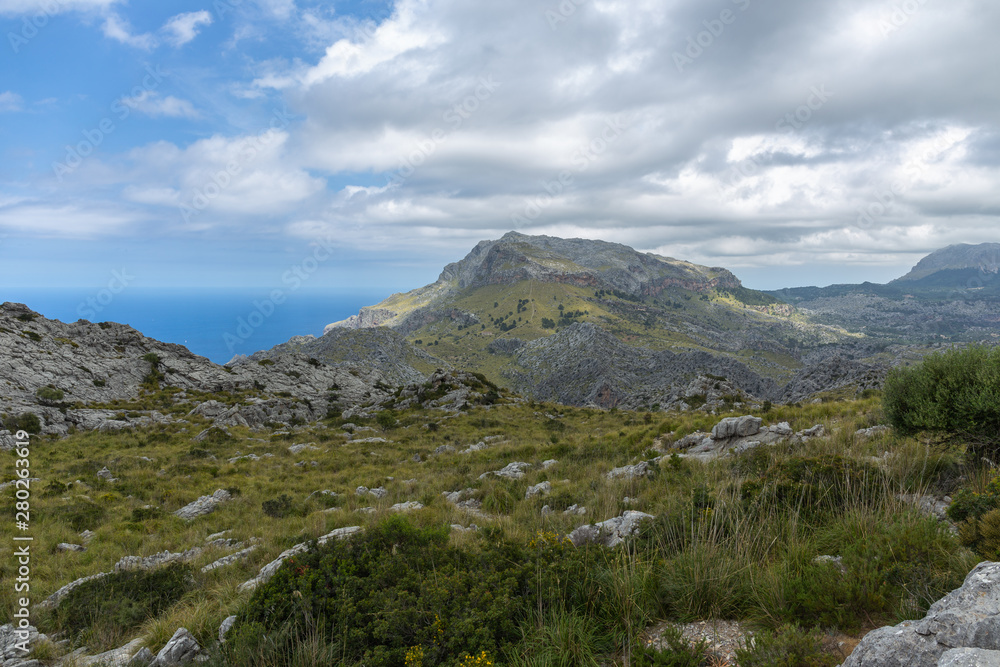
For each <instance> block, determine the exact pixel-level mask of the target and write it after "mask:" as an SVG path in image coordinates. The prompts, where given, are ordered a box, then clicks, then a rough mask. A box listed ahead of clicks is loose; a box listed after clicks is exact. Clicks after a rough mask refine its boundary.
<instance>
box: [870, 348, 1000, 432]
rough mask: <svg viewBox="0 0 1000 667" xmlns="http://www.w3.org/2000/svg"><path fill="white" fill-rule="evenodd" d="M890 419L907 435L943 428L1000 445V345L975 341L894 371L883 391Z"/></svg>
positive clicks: (942, 429) (884, 405) (891, 422)
mask: <svg viewBox="0 0 1000 667" xmlns="http://www.w3.org/2000/svg"><path fill="white" fill-rule="evenodd" d="M882 403H883V407H884V410H885V415H886V418H887V419H888V420H889V423H890V424H892V426H893V427H894V428H896V429H898V430H899V431H900V432H902V433H905V434H910V433H916V432H919V431H938V432H947V433H955V434H962V435H966V436H970V437H974V438H976V439H979V440H981V441H985V442H987V443H993V444H996V442H997V438H998V435H1000V348H988V347H983V346H973V347H968V348H964V349H960V350H948V351H946V352H940V353H937V354H932V355H930V356H927V357H924V360H923V363H921V364H920V365H918V366H914V367H911V368H896V369H893V370H892V371H890V373H889V376H888V377H887V378H886V381H885V387H884V388H883V390H882Z"/></svg>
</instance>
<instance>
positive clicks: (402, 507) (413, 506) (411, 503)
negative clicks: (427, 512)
mask: <svg viewBox="0 0 1000 667" xmlns="http://www.w3.org/2000/svg"><path fill="white" fill-rule="evenodd" d="M423 508H424V505H423V503H418V502H417V501H416V500H408V501H407V502H405V503H396V504H395V505H393V506H392V507H390V508H389V509H390V510H391V511H393V512H412V511H414V510H421V509H423Z"/></svg>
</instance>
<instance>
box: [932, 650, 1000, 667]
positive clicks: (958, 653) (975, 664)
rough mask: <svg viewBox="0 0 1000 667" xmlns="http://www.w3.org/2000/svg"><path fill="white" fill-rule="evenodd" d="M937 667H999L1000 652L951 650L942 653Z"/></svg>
mask: <svg viewBox="0 0 1000 667" xmlns="http://www.w3.org/2000/svg"><path fill="white" fill-rule="evenodd" d="M938 667H1000V651H988V650H986V649H981V648H953V649H951V650H949V651H945V652H944V654H943V655H942V656H941V660H940V661H938Z"/></svg>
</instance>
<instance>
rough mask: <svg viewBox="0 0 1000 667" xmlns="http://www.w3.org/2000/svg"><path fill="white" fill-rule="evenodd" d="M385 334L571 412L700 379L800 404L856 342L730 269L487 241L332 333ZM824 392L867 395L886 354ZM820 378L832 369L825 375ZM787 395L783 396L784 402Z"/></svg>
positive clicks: (606, 248)
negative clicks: (810, 385) (809, 363)
mask: <svg viewBox="0 0 1000 667" xmlns="http://www.w3.org/2000/svg"><path fill="white" fill-rule="evenodd" d="M378 327H386V328H389V329H391V330H393V331H396V332H398V333H400V334H402V335H404V336H405V337H406V339H407V340H408V341H409V342H410V343H412V344H413V345H415V346H418V347H422V348H423V349H425V350H426V351H427V352H428V353H430V354H431V355H433V356H434V357H435V358H437V359H439V360H440V363H441V364H442V365H445V366H451V367H456V368H465V369H469V370H474V371H478V372H482V373H485V374H486V375H487V376H489V377H490V378H492V379H493V380H494V381H496V382H498V383H500V384H502V385H505V386H507V387H510V388H511V389H513V390H515V391H517V392H519V393H522V394H525V395H527V396H532V397H538V398H544V399H547V400H557V401H560V402H565V403H569V404H573V405H585V404H591V405H597V406H601V407H615V406H620V407H630V408H643V407H653V406H655V407H659V408H666V407H668V406H672V405H678V406H679V405H681V404H682V403H685V404H690V403H691V401H685V399H686V398H688V397H689V396H690V394H694V395H696V396H701V395H702V393H703V392H698V391H694V392H691V391H689V387H690V385H691V383H692V382H696V383H697V381H698V377H699V375H702V376H703V375H704V374H705V373H707V374H710V375H716V376H720V377H721V378H722V379H723V380H725V381H727V383H729V385H730V388H731V390H732V391H731V392H730V393H731V394H733V395H735V396H736V397H737V398H739V397H740V396H741V395H745V396H746V397H747V398H752V399H757V400H800V399H802V398H805V397H806V396H807V395H806V394H803V393H802V392H801V391H799V390H798V389H799V388H801V387H802V386H803V384H802V383H801V382H798V381H797V378H799V377H800V376H801V375H802V374H804V373H810V374H812V375H815V369H806V368H804V365H805V364H804V363H803V359H804V358H810V359H813V360H815V361H821V360H822V359H816V353H817V352H819V353H820V356H821V357H822V358H823V359H825V358H826V357H839V356H842V354H843V352H844V346H845V345H846V346H851V345H853V344H854V343H855V342H857V341H858V340H859V338H858V336H857V335H852V334H851V333H849V332H847V331H846V330H844V329H843V328H840V327H838V326H831V325H827V324H824V323H817V322H814V321H812V320H810V319H809V318H806V317H804V316H802V314H801V313H799V312H798V311H797V310H796V309H795V308H792V307H789V306H788V305H786V304H783V303H781V302H779V300H778V299H777V298H775V297H773V296H769V295H767V294H764V293H762V292H758V291H754V290H750V289H747V288H745V287H743V285H742V283H740V281H739V279H738V278H737V277H736V276H734V275H733V274H732V273H731V272H729V271H728V270H726V269H723V268H719V267H705V266H698V265H696V264H692V263H690V262H684V261H680V260H676V259H672V258H668V257H661V256H658V255H653V254H650V253H641V252H638V251H636V250H633V249H632V248H629V247H627V246H624V245H620V244H615V243H607V242H604V241H592V240H585V239H558V238H553V237H548V236H526V235H523V234H519V233H516V232H510V233H508V234H506V235H504V236H503V238H501V239H499V240H495V241H483V242H481V243H479V244H478V245H477V246H476V247H475V248H473V249H472V251H471V252H470V253H469V254H468V255H467V256H466V257H465V258H464V259H462V260H461V261H459V262H455V263H453V264H449V265H448V266H446V267H445V268H444V270H443V271H442V272H441V275H440V277H439V278H438V280H437V281H436V282H435V283H433V284H431V285H427V286H425V287H422V288H419V289H416V290H413V291H411V292H407V293H405V294H394V295H392V296H390V297H388V298H387V299H385V300H384V301H382V302H381V303H378V304H375V305H373V306H369V307H365V308H363V309H362V310H361V311H360V312H359V313H358V314H357V315H355V316H352V317H350V318H348V319H347V320H343V321H340V322H335V323H333V324H331V325H329V326H328V327H327V332H328V335H329V334H330V333H333V332H336V331H339V330H342V329H355V330H357V329H367V330H373V329H376V328H378ZM873 355H874V356H872V357H871V358H870V359H868V360H867V361H864V362H862V360H861V359H859V358H857V357H856V355H855V354H851V355H850V356H852V357H854V361H856V362H858V365H859V366H862V365H863V366H864V368H862V369H860V372H853V370H852V372H851V373H847V374H841V375H834V376H830V377H829V378H827V381H826V382H825V383H821V384H825V386H824V387H823V388H824V389H829V390H833V389H838V388H842V387H847V386H853V387H854V388H855V389H857V390H860V389H864V388H865V387H867V386H870V385H871V383H872V381H873V379H874V382H875V384H877V383H878V379H877V378H878V377H879V376H880V375H881V374H883V373H884V370H885V364H886V362H887V361H891V356H886V355H885V354H883V351H877V352H873ZM828 366H829V365H828ZM789 387H790V388H791V390H789V391H786V388H789Z"/></svg>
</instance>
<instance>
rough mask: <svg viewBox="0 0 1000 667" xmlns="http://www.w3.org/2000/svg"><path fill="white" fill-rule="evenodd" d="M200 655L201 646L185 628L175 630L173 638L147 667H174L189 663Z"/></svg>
mask: <svg viewBox="0 0 1000 667" xmlns="http://www.w3.org/2000/svg"><path fill="white" fill-rule="evenodd" d="M199 653H201V646H199V645H198V642H197V641H196V640H195V638H194V636H193V635H192V634H191V633H190V632H188V631H187V628H177V631H176V632H174V636H173V637H171V638H170V640H169V641H167V643H166V645H165V646H164V647H163V648H162V649H160V652H159V653H157V654H156V658H155V659H154V660H153V662H152V663H150V665H149V667H174V666H175V665H183V664H187V663H189V662H191V661H192V660H194V659H195V657H196V656H197V655H198V654H199Z"/></svg>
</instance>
